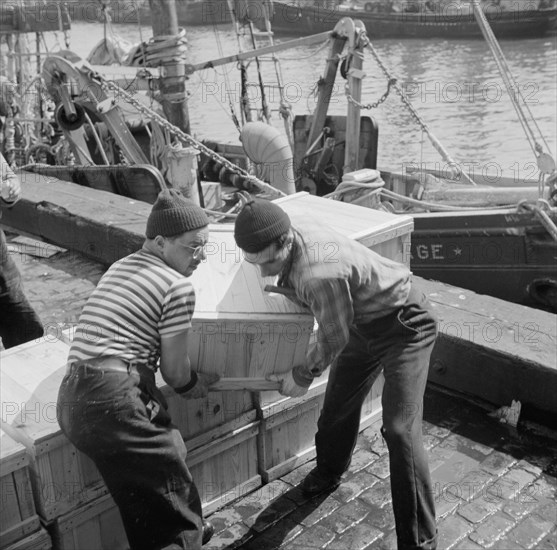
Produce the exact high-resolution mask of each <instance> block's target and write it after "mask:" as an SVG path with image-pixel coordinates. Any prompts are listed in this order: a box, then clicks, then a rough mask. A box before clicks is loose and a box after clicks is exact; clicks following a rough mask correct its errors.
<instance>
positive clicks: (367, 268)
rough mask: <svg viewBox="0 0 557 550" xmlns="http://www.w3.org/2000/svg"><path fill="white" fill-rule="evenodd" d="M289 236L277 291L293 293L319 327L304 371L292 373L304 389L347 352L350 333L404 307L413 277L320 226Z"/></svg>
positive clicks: (297, 229) (295, 230) (306, 226)
mask: <svg viewBox="0 0 557 550" xmlns="http://www.w3.org/2000/svg"><path fill="white" fill-rule="evenodd" d="M293 233H294V241H293V243H292V249H291V251H290V254H289V257H288V260H287V262H286V264H285V266H284V268H283V270H282V272H281V274H280V276H279V285H280V286H285V287H288V288H292V289H293V290H294V291H295V293H296V299H295V300H294V301H298V302H300V303H302V304H304V305H306V306H308V307H309V308H310V309H311V311H312V313H313V315H314V316H315V318H316V320H317V323H318V330H317V334H316V342H315V344H314V345H313V346H312V347H310V350H309V352H308V354H307V356H306V362H305V365H303V366H302V367H301V368H300V367H298V368H296V369H295V370H294V378H295V380H296V383H297V384H299V385H302V386H308V385H309V384H310V383H311V381H312V380H313V378H315V377H316V376H320V375H321V373H322V372H323V371H324V370H325V369H326V368H327V367H328V366H329V365H330V364H331V363H332V362H333V361H334V360H335V359H336V358H337V357H338V356H339V355H340V353H341V352H342V350H343V349H344V348H345V347H346V345H347V344H348V340H349V338H350V327H352V326H354V325H358V324H364V323H367V322H370V321H372V320H373V319H378V318H380V317H384V316H386V315H388V314H389V313H392V312H393V311H396V310H397V309H398V308H399V307H400V306H402V305H403V304H404V302H405V301H406V298H407V297H408V293H409V292H410V286H411V272H410V270H409V269H408V268H407V267H406V266H405V265H403V264H401V263H398V262H395V261H393V260H390V259H388V258H385V257H383V256H380V255H379V254H377V253H375V252H373V251H372V250H369V249H368V248H366V247H365V246H363V245H362V244H360V243H358V242H357V241H355V240H352V239H350V238H348V237H345V236H343V235H341V234H339V233H337V232H335V231H332V230H330V229H328V228H327V227H324V226H316V225H313V224H304V225H303V226H301V225H300V224H298V225H296V227H295V228H293Z"/></svg>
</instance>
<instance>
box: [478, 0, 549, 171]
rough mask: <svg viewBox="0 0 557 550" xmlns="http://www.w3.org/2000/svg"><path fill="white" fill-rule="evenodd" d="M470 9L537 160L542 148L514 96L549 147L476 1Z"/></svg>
mask: <svg viewBox="0 0 557 550" xmlns="http://www.w3.org/2000/svg"><path fill="white" fill-rule="evenodd" d="M472 7H473V9H474V15H475V16H476V20H477V21H478V24H479V26H480V29H481V31H482V34H483V35H484V38H485V40H486V42H487V44H488V46H489V48H490V50H491V53H492V54H493V58H494V59H495V63H496V65H497V68H498V69H499V72H500V74H501V78H502V79H503V82H504V83H505V86H506V88H507V92H508V94H509V97H510V99H511V103H512V104H513V107H514V109H515V111H516V114H517V115H518V119H519V121H520V124H521V125H522V128H523V130H524V132H525V134H526V138H527V139H528V143H529V144H530V147H531V149H532V151H533V153H534V156H536V158H538V159H539V156H540V155H541V154H542V153H543V147H542V146H541V145H540V144H539V143H538V142H537V141H536V135H535V132H534V130H532V128H531V127H530V124H529V122H528V120H527V116H526V114H525V113H524V111H523V110H522V106H521V105H520V103H519V101H518V100H517V99H516V97H515V94H516V95H517V96H518V97H520V99H521V100H522V103H523V104H524V108H525V109H526V111H527V112H528V115H529V116H530V120H531V122H532V124H533V125H534V126H535V128H536V130H537V132H538V135H539V136H540V139H541V140H542V141H543V143H544V145H545V147H546V149H548V150H549V147H548V145H547V142H546V140H545V138H544V137H543V134H542V132H541V130H540V128H539V126H538V124H537V122H536V120H535V118H534V116H533V115H532V112H531V111H530V107H528V103H527V102H526V101H525V100H524V97H523V95H522V93H521V92H520V87H519V86H518V85H517V83H516V81H515V79H514V77H513V74H512V72H511V70H510V68H509V66H508V64H507V60H506V59H505V55H504V54H503V51H502V50H501V47H500V46H499V42H497V39H496V38H495V35H494V34H493V31H492V29H491V27H490V25H489V23H488V21H487V19H486V17H485V14H484V13H483V10H482V9H481V7H480V5H479V3H478V0H472ZM538 168H540V171H542V172H543V171H544V170H542V169H541V166H540V163H538ZM554 170H555V168H554V167H553V171H554ZM546 173H551V172H546Z"/></svg>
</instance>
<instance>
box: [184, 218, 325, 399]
mask: <svg viewBox="0 0 557 550" xmlns="http://www.w3.org/2000/svg"><path fill="white" fill-rule="evenodd" d="M191 279H192V283H193V286H194V288H195V290H196V296H197V300H196V307H195V313H194V317H193V330H192V333H193V334H192V335H191V336H190V342H191V352H190V358H191V360H192V365H194V368H196V369H198V370H200V371H203V372H218V373H219V374H220V375H221V376H222V377H223V378H238V377H240V378H244V377H249V378H265V377H266V376H267V375H268V374H272V373H283V372H287V371H288V370H290V369H291V368H292V366H293V365H295V364H297V363H300V362H301V361H302V360H303V358H304V357H305V354H306V351H307V347H308V343H309V338H310V335H311V333H312V332H313V326H314V319H313V316H312V315H311V313H310V312H309V311H308V310H307V309H305V308H302V307H299V306H297V305H295V304H294V303H292V302H291V301H289V300H288V299H287V298H285V297H284V296H282V295H280V294H274V293H268V292H266V291H265V290H264V287H265V286H266V285H267V284H272V283H274V279H273V278H262V277H261V276H260V275H259V269H258V268H257V267H256V266H254V265H252V264H250V263H248V262H245V261H244V259H243V253H242V252H241V250H240V249H239V248H238V247H237V246H236V243H235V242H234V235H233V228H232V226H231V225H229V226H222V227H218V226H212V227H211V234H210V242H209V244H208V246H207V261H206V262H203V263H202V264H201V265H200V266H199V267H198V269H197V270H196V271H195V273H194V274H193V276H192V277H191ZM246 389H247V390H249V389H250V387H249V385H248V387H246ZM275 393H276V392H275ZM276 395H278V394H276ZM275 397H276V396H275Z"/></svg>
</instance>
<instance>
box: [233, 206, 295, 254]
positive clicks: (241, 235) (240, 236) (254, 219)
mask: <svg viewBox="0 0 557 550" xmlns="http://www.w3.org/2000/svg"><path fill="white" fill-rule="evenodd" d="M290 225H291V223H290V218H289V217H288V214H287V213H286V212H285V211H284V210H283V209H282V208H280V206H277V205H276V204H273V203H272V202H269V201H266V200H263V199H250V200H249V201H248V202H247V203H246V204H245V205H244V207H243V208H242V210H241V211H240V213H239V214H238V217H237V218H236V223H235V224H234V239H235V240H236V244H237V245H238V246H239V247H240V248H241V249H242V250H245V251H246V252H252V253H257V252H261V251H262V250H264V249H265V248H267V247H268V246H269V245H270V244H271V243H272V242H273V241H275V240H277V239H278V238H279V237H281V236H282V235H284V234H285V233H287V232H288V230H289V229H290Z"/></svg>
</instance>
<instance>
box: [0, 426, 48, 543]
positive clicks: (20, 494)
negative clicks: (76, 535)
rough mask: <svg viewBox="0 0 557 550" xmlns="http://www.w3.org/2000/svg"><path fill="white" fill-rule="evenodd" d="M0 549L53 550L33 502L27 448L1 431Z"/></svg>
mask: <svg viewBox="0 0 557 550" xmlns="http://www.w3.org/2000/svg"><path fill="white" fill-rule="evenodd" d="M0 495H1V497H0V498H1V503H0V548H1V549H2V550H15V549H16V548H33V549H35V548H36V549H44V550H47V549H50V548H51V547H52V544H51V541H50V536H49V535H48V533H47V532H46V531H45V530H44V529H42V528H41V524H40V521H39V516H38V515H37V510H36V508H35V502H34V500H33V490H32V487H31V475H30V472H29V457H28V455H27V452H26V450H25V447H24V446H23V445H21V444H20V443H17V442H16V441H15V440H13V439H12V438H11V437H10V436H9V435H7V434H6V433H5V432H4V431H3V430H0Z"/></svg>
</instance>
